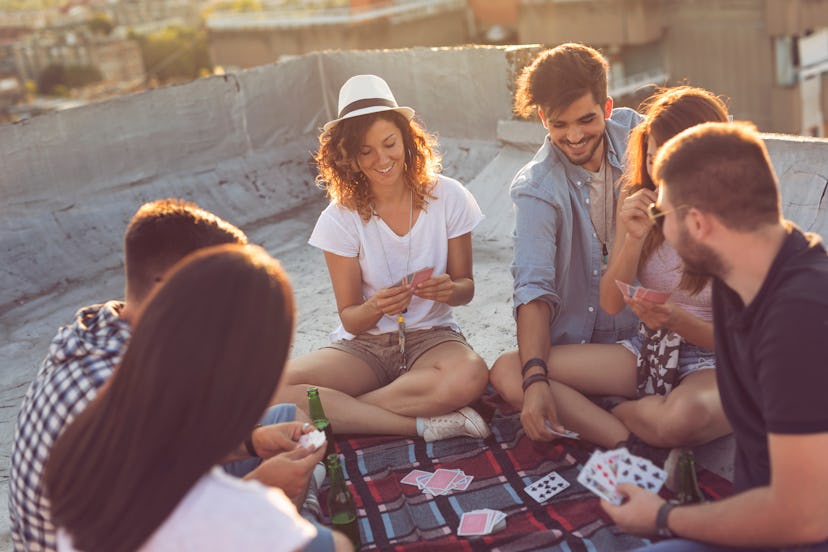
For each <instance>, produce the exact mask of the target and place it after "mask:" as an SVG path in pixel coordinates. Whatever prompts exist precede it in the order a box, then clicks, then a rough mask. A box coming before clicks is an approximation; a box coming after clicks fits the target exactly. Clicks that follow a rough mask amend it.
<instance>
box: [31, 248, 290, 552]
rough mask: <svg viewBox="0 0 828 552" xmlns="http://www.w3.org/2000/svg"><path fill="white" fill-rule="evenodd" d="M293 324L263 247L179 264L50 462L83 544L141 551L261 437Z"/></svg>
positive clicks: (285, 293) (52, 479) (216, 251)
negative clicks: (190, 496)
mask: <svg viewBox="0 0 828 552" xmlns="http://www.w3.org/2000/svg"><path fill="white" fill-rule="evenodd" d="M293 319H294V305H293V294H292V291H291V288H290V284H289V282H288V280H287V276H286V275H285V273H284V271H283V270H282V268H281V265H280V264H279V262H278V261H276V260H274V259H273V258H272V257H270V256H269V255H268V254H267V253H266V252H265V251H264V250H263V249H261V248H260V247H257V246H250V245H247V246H241V245H222V246H216V247H211V248H207V249H204V250H201V251H198V252H196V253H193V254H191V255H190V256H188V257H187V258H185V259H184V260H183V261H181V262H180V263H179V264H177V265H176V266H175V267H174V268H173V269H172V271H171V273H170V275H169V277H168V279H167V280H166V282H165V283H163V284H162V286H160V288H159V289H158V290H157V291H156V292H154V294H153V295H152V296H151V297H150V299H149V300H148V303H147V306H146V308H145V309H144V311H143V312H142V313H140V314H139V319H138V322H137V324H136V326H135V329H134V333H133V336H132V338H131V340H130V344H129V346H128V348H127V350H126V352H125V353H124V356H123V359H122V360H121V363H120V364H119V366H118V367H117V369H116V370H115V372H114V374H113V376H112V378H111V380H110V381H108V382H107V384H106V385H105V387H104V388H102V389H101V391H100V393H99V394H98V396H97V397H96V398H95V399H94V400H93V401H92V402H91V403H90V404H89V406H88V407H87V408H86V409H85V410H84V411H83V412H82V413H81V414H80V415H79V416H78V417H77V418H76V419H75V421H74V422H73V423H72V424H70V425H69V427H68V428H67V429H66V431H65V432H64V433H63V435H62V436H61V437H60V438H59V439H58V441H57V442H56V443H55V446H54V447H53V449H52V453H51V456H50V458H49V462H48V464H47V466H46V471H45V486H46V491H47V496H48V498H49V500H50V502H51V509H52V517H53V520H54V523H55V525H56V526H58V527H62V528H64V529H65V530H66V531H67V532H68V533H69V535H71V537H72V539H73V544H74V546H75V548H77V549H80V550H105V551H107V552H109V551H122V550H123V551H131V550H135V549H137V548H139V547H140V546H141V545H142V544H143V543H144V542H145V541H146V539H147V538H148V537H150V535H152V533H153V532H154V531H155V530H156V529H157V528H158V527H159V526H160V525H161V524H162V523H163V521H164V520H165V519H166V518H167V516H168V515H169V514H170V513H171V512H172V511H173V510H174V509H175V507H176V506H177V505H178V503H179V501H180V500H181V499H182V498H183V497H184V496H185V495H186V494H187V492H188V491H189V490H190V489H191V488H192V486H193V485H194V484H195V483H196V482H197V481H198V479H199V478H200V477H202V476H203V475H204V474H205V473H206V472H208V471H209V470H210V468H211V467H212V466H213V465H215V464H217V463H218V462H220V460H221V459H222V458H224V457H225V456H227V455H228V454H229V453H230V452H231V451H232V450H233V449H234V448H235V447H236V446H238V444H239V443H241V442H242V441H243V440H244V439H245V437H246V436H247V435H249V432H250V431H251V429H252V427H253V426H254V424H255V423H256V421H257V420H258V419H259V417H260V416H261V415H262V413H263V411H264V410H265V408H266V407H267V405H268V403H269V400H270V398H271V397H272V396H273V393H274V391H275V389H276V387H277V385H278V382H279V378H280V377H281V374H282V367H283V366H284V363H285V360H286V359H287V355H288V349H289V347H290V343H291V337H292V333H293Z"/></svg>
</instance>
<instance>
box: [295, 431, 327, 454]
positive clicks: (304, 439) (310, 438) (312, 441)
mask: <svg viewBox="0 0 828 552" xmlns="http://www.w3.org/2000/svg"><path fill="white" fill-rule="evenodd" d="M324 444H325V433H324V432H322V431H319V430H318V429H314V430H313V431H310V432H308V433H303V434H302V436H301V437H299V446H301V447H304V448H306V449H309V450H311V451H314V450H317V449H318V448H319V447H321V446H322V445H324Z"/></svg>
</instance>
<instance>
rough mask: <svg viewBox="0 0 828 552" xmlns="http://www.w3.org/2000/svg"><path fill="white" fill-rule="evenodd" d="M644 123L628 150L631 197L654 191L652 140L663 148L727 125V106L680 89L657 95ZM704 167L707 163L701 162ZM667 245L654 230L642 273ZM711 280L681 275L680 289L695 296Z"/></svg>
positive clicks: (627, 184) (705, 93) (647, 105)
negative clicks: (683, 135)
mask: <svg viewBox="0 0 828 552" xmlns="http://www.w3.org/2000/svg"><path fill="white" fill-rule="evenodd" d="M640 111H643V113H644V115H645V119H644V121H643V122H642V123H641V124H639V125H638V126H636V127H635V128H634V129H633V131H632V133H630V141H629V145H628V146H627V167H626V170H625V171H624V176H623V177H622V178H623V180H624V184H623V185H624V186H625V188H626V191H627V193H628V194H633V193H635V192H637V191H638V190H640V189H642V188H646V189H648V190H655V189H656V187H655V184H654V183H653V181H652V179H651V178H650V175H649V173H648V172H647V141H648V140H649V138H650V136H652V137H653V139H654V140H655V143H656V144H657V145H658V146H659V147H661V146H662V145H664V143H665V142H667V141H668V140H669V139H670V138H672V137H673V136H675V135H676V134H679V133H680V132H681V131H683V130H685V129H687V128H690V127H692V126H695V125H698V124H701V123H706V122H727V120H728V116H727V107H726V106H725V103H724V102H723V101H722V100H721V99H720V98H719V97H717V96H716V95H714V94H713V93H712V92H710V91H708V90H705V89H703V88H696V87H693V86H677V87H674V88H665V89H661V90H659V91H657V92H656V93H655V94H654V95H652V96H651V97H649V98H648V99H647V100H645V101H644V103H643V104H642V106H641V109H640ZM698 162H699V163H701V164H704V163H705V160H704V159H699V161H698ZM663 242H664V234H662V232H661V231H660V230H659V229H658V227H653V228H652V229H651V230H650V233H649V234H648V235H647V238H646V239H645V241H644V247H643V250H642V252H641V258H640V259H639V265H638V266H639V269H640V268H641V267H642V266H643V264H644V262H645V261H646V260H647V259H648V258H649V257H650V256H651V255H652V254H653V252H654V251H655V250H656V249H657V248H658V247H659V246H660V245H661V244H662V243H663ZM707 282H708V278H707V277H704V276H699V275H691V274H687V273H682V276H681V281H680V282H679V287H680V288H681V289H684V290H687V291H688V292H690V293H692V294H696V293H698V292H700V291H701V290H702V289H704V286H705V285H707Z"/></svg>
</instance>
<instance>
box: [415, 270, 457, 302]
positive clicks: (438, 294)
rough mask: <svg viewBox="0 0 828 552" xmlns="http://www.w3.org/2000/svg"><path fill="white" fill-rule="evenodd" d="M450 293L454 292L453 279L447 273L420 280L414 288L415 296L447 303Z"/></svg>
mask: <svg viewBox="0 0 828 552" xmlns="http://www.w3.org/2000/svg"><path fill="white" fill-rule="evenodd" d="M452 293H454V280H452V279H451V276H449V275H448V274H447V273H443V274H440V275H439V276H434V277H432V278H429V279H428V280H426V281H425V282H420V283H419V284H417V286H416V287H415V288H414V295H416V296H417V297H420V298H422V299H430V300H432V301H437V302H439V303H448V302H449V300H451V295H452Z"/></svg>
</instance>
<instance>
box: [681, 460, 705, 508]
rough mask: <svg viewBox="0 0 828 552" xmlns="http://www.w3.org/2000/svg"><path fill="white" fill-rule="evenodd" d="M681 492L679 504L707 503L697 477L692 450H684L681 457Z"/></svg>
mask: <svg viewBox="0 0 828 552" xmlns="http://www.w3.org/2000/svg"><path fill="white" fill-rule="evenodd" d="M678 470H679V472H678V473H679V492H678V496H677V497H676V500H677V501H678V503H679V504H693V503H695V502H707V499H706V498H705V497H704V494H703V493H702V491H701V489H699V481H698V479H697V477H696V459H695V457H694V456H693V451H692V450H689V449H688V450H684V451H682V453H681V456H679V461H678Z"/></svg>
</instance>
